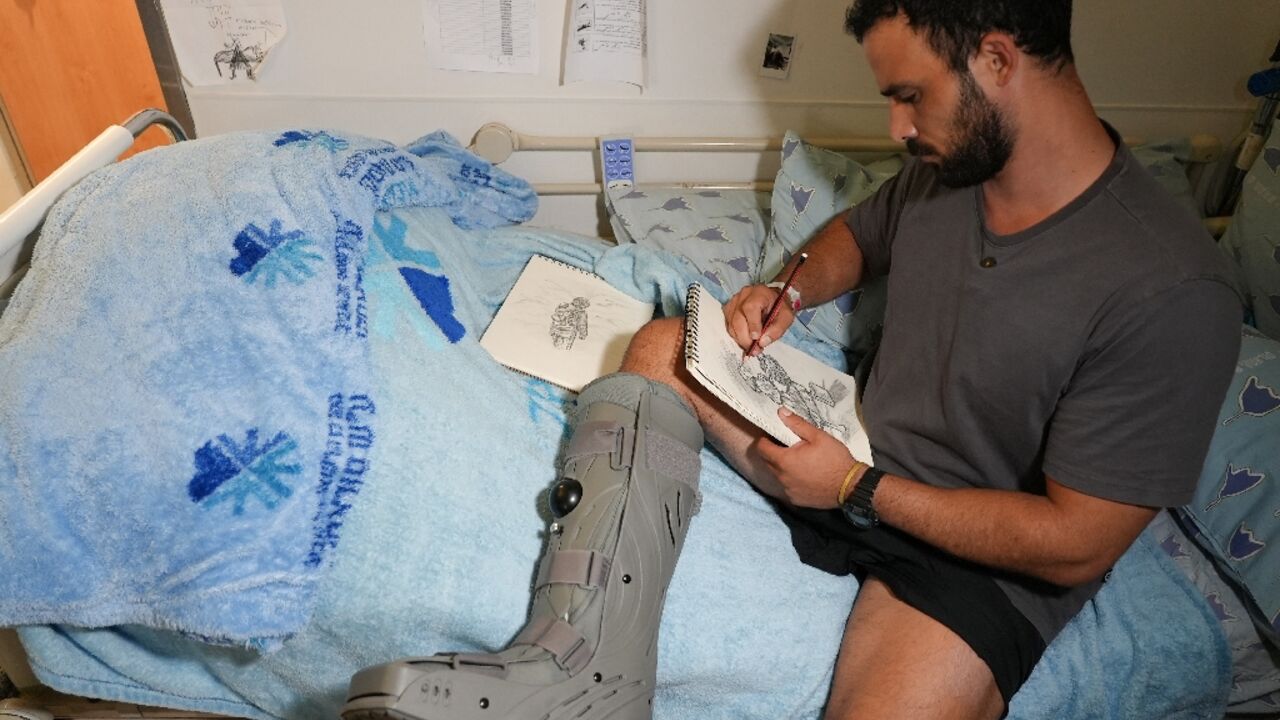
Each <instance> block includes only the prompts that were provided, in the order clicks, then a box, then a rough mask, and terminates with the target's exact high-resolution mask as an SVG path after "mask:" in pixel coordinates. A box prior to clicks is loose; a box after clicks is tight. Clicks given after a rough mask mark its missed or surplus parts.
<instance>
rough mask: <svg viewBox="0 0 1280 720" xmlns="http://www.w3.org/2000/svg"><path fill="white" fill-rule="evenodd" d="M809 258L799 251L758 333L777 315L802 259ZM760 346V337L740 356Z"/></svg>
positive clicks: (761, 333) (794, 279)
mask: <svg viewBox="0 0 1280 720" xmlns="http://www.w3.org/2000/svg"><path fill="white" fill-rule="evenodd" d="M808 259H809V253H800V259H799V260H797V261H796V264H795V267H793V268H791V272H790V273H788V274H787V280H786V282H784V283H782V289H781V290H779V291H778V297H776V298H774V299H773V304H772V305H770V306H769V312H768V314H766V315H765V318H764V325H762V326H760V335H761V337H763V336H764V331H765V330H767V329H768V328H769V323H771V322H773V319H774V318H776V317H777V316H778V309H779V308H780V307H781V306H782V298H784V297H786V296H787V291H788V290H790V289H791V283H793V282H795V281H796V273H798V272H800V266H801V265H804V261H805V260H808ZM759 346H760V338H756V339H755V340H752V341H751V347H748V348H747V352H746V354H745V355H743V356H742V358H743V360H744V361H745V360H746V358H747V357H748V356H750V355H751V351H752V350H755V349H756V348H758V347H759Z"/></svg>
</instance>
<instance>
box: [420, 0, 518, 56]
mask: <svg viewBox="0 0 1280 720" xmlns="http://www.w3.org/2000/svg"><path fill="white" fill-rule="evenodd" d="M537 17H538V9H537V2H536V0H426V2H425V3H424V5H423V24H422V25H423V30H424V32H425V34H426V43H427V62H428V63H429V64H430V65H431V67H434V68H437V69H440V70H471V71H476V72H507V73H537V72H538V37H537V22H536V20H537Z"/></svg>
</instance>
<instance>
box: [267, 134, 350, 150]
mask: <svg viewBox="0 0 1280 720" xmlns="http://www.w3.org/2000/svg"><path fill="white" fill-rule="evenodd" d="M272 144H273V145H275V146H276V147H284V146H286V145H319V146H320V147H322V148H324V149H325V150H328V151H329V152H331V153H332V152H338V151H339V150H346V149H347V147H348V146H349V145H350V143H348V142H347V141H346V140H343V139H342V138H340V137H335V136H333V135H330V134H329V133H327V132H324V131H323V130H319V131H316V132H311V131H309V130H287V131H285V133H284V134H283V135H281V136H280V137H278V138H276V141H275V142H274V143H272Z"/></svg>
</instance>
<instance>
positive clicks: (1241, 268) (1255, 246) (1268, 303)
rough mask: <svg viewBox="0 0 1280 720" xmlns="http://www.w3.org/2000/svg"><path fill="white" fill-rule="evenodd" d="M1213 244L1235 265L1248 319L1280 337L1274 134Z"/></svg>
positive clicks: (1277, 143) (1277, 142)
mask: <svg viewBox="0 0 1280 720" xmlns="http://www.w3.org/2000/svg"><path fill="white" fill-rule="evenodd" d="M1219 247H1221V248H1222V249H1223V251H1225V252H1226V253H1227V255H1228V256H1229V257H1230V258H1231V259H1232V260H1233V261H1234V263H1235V266H1236V274H1237V277H1238V278H1239V283H1240V290H1241V292H1242V293H1243V294H1244V296H1245V298H1246V300H1247V301H1248V305H1249V310H1250V313H1251V315H1252V318H1251V320H1250V322H1251V323H1252V324H1253V325H1254V326H1256V327H1257V328H1258V329H1259V330H1261V331H1262V332H1263V333H1265V334H1267V335H1270V336H1271V337H1273V338H1277V339H1280V132H1273V133H1271V139H1270V140H1269V141H1267V144H1266V147H1265V148H1263V150H1262V153H1261V154H1260V155H1259V156H1258V159H1257V160H1256V161H1254V163H1253V167H1252V168H1250V169H1249V173H1248V174H1247V175H1245V178H1244V185H1243V186H1242V187H1241V188H1240V204H1239V205H1237V206H1236V210H1235V213H1234V214H1233V215H1232V216H1231V224H1230V225H1228V226H1227V231H1226V233H1224V234H1223V236H1222V240H1221V241H1220V242H1219Z"/></svg>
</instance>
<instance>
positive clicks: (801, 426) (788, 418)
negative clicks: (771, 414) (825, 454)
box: [778, 405, 822, 442]
mask: <svg viewBox="0 0 1280 720" xmlns="http://www.w3.org/2000/svg"><path fill="white" fill-rule="evenodd" d="M778 417H780V418H782V423H783V424H784V425H786V426H787V427H788V428H790V429H791V432H793V433H795V434H796V435H799V436H800V439H801V440H804V441H806V442H807V441H809V440H812V439H813V438H815V437H817V433H820V432H822V430H821V429H819V428H818V426H817V425H814V424H813V423H811V422H809V421H808V420H805V419H804V418H803V417H802V416H800V415H799V414H797V413H795V412H793V411H792V410H791V408H789V407H787V406H785V405H783V406H782V407H780V408H778Z"/></svg>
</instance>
